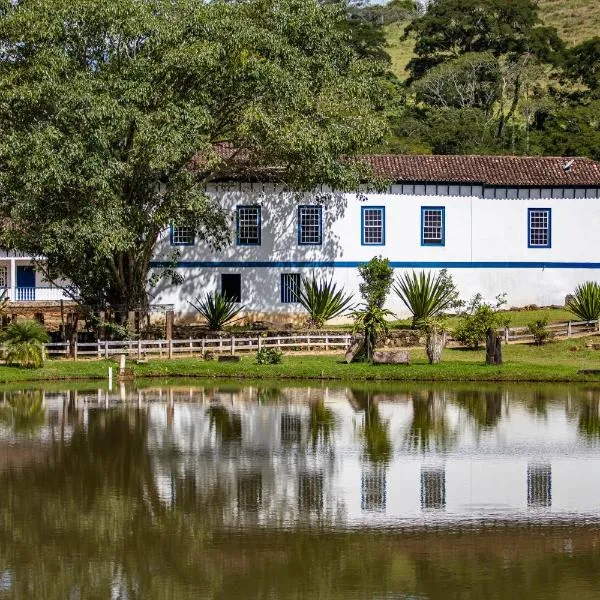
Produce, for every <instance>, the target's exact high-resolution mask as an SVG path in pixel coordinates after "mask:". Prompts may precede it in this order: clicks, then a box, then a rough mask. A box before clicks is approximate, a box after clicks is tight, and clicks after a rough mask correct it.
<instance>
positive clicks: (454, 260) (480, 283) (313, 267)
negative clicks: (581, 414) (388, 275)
mask: <svg viewBox="0 0 600 600" xmlns="http://www.w3.org/2000/svg"><path fill="white" fill-rule="evenodd" d="M395 187H396V186H394V187H392V191H393V190H394V188H395ZM261 190H262V186H261ZM474 191H475V192H476V193H477V194H478V195H475V196H450V195H447V196H440V195H402V194H397V193H385V194H374V193H369V194H367V195H366V199H365V198H359V197H357V195H356V194H332V195H330V197H328V198H326V199H322V198H321V197H320V196H319V194H311V195H299V194H292V193H283V192H277V191H274V190H273V188H272V186H271V187H270V188H267V189H266V191H259V189H258V186H255V187H254V188H253V189H251V188H250V186H249V185H243V186H236V188H235V189H229V190H223V189H222V190H212V192H213V193H215V194H216V196H217V197H218V198H219V199H220V201H221V202H222V204H223V206H224V207H225V208H227V209H228V210H230V211H231V215H232V232H234V233H233V238H234V241H233V243H232V245H231V246H229V247H228V248H227V249H226V250H224V251H222V252H213V251H211V250H210V249H209V248H207V247H206V246H205V245H203V244H201V243H197V244H195V245H194V246H183V247H178V248H174V247H172V246H170V242H169V230H165V231H164V232H163V235H162V237H161V240H160V242H159V244H158V246H157V249H156V253H155V256H154V260H155V262H156V265H157V269H156V270H157V271H160V266H161V265H162V264H165V263H167V262H169V261H170V260H171V257H172V253H173V251H174V250H180V251H181V256H180V258H179V260H180V263H179V265H178V267H177V268H178V272H179V273H180V274H181V275H182V276H183V278H184V281H183V283H182V284H179V285H175V286H173V285H170V282H168V281H166V280H163V281H161V282H160V283H159V284H158V285H157V287H156V288H155V289H154V290H153V293H154V295H155V298H154V301H155V302H159V303H169V304H174V305H175V309H176V311H177V312H178V313H189V312H190V310H191V309H190V306H189V305H188V303H187V300H188V299H192V298H194V297H195V296H198V295H202V294H204V293H206V292H210V291H213V290H215V289H219V288H220V276H221V274H222V273H240V274H241V279H242V302H243V303H244V304H245V305H246V307H247V309H248V310H249V311H251V312H257V313H264V314H268V315H269V316H272V315H273V314H274V313H280V314H284V315H285V314H290V313H293V312H298V308H297V307H296V306H295V305H291V304H282V303H281V302H280V276H281V273H286V272H288V273H301V274H303V275H307V276H309V275H311V274H313V273H316V274H319V275H320V274H323V275H325V276H327V277H333V278H334V280H335V281H336V282H337V283H338V284H340V285H343V286H344V287H345V288H346V289H348V290H350V291H354V292H356V293H358V284H359V281H360V278H359V275H358V271H357V266H358V264H359V263H362V262H366V261H368V260H369V259H371V258H372V257H373V256H375V255H381V256H383V257H386V258H388V259H389V260H390V261H391V262H392V264H393V266H394V267H395V269H396V273H400V272H401V271H403V270H410V269H412V268H415V269H420V268H429V269H432V270H435V271H437V270H439V269H441V268H448V269H449V271H450V273H451V274H452V275H453V277H454V279H455V281H456V283H457V284H458V287H459V289H460V291H461V295H462V296H463V297H464V298H465V299H468V298H469V297H471V296H472V295H473V294H475V293H482V294H483V295H484V297H485V298H487V299H490V300H491V299H493V298H494V297H495V296H496V295H497V294H499V293H503V292H506V293H507V299H508V304H509V305H510V306H523V305H527V304H538V305H542V306H546V305H551V304H563V302H564V298H565V295H566V294H568V293H570V292H572V290H573V289H574V287H575V286H576V285H577V284H578V283H581V282H583V281H585V280H588V279H597V278H599V277H600V270H599V269H600V257H599V253H598V242H597V232H598V231H599V230H600V200H598V199H591V198H589V199H585V198H572V199H552V198H541V199H537V200H530V199H506V200H498V199H484V198H483V197H482V196H483V194H482V193H481V189H477V190H474ZM320 198H321V201H322V203H323V244H322V245H321V246H301V245H299V244H298V224H297V206H298V205H299V204H311V203H315V202H317V203H319V202H320ZM242 204H260V205H261V207H262V239H261V245H260V246H237V245H236V243H235V207H236V206H237V205H242ZM363 206H384V207H385V245H383V246H381V245H379V246H363V245H362V244H361V207H363ZM423 206H436V207H438V206H443V207H445V220H446V222H445V245H444V246H422V245H421V207H423ZM534 207H539V208H550V209H551V210H552V227H551V236H552V246H551V247H550V248H528V243H527V242H528V240H527V237H528V229H527V219H528V214H527V209H528V208H534ZM573 263H575V264H573ZM357 299H358V296H357ZM389 308H391V309H392V310H394V311H395V312H396V313H397V314H398V315H399V316H406V315H407V311H406V309H404V307H403V305H402V304H401V303H400V301H399V299H398V298H397V297H396V296H395V295H394V294H391V295H390V299H389Z"/></svg>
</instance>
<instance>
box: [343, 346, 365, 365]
mask: <svg viewBox="0 0 600 600" xmlns="http://www.w3.org/2000/svg"><path fill="white" fill-rule="evenodd" d="M361 348H362V340H356V341H355V342H352V343H351V344H350V345H349V346H348V348H347V349H346V355H345V357H344V358H345V360H346V362H347V363H348V364H350V363H351V362H352V361H353V360H354V359H355V358H356V355H357V354H358V353H359V352H360V350H361Z"/></svg>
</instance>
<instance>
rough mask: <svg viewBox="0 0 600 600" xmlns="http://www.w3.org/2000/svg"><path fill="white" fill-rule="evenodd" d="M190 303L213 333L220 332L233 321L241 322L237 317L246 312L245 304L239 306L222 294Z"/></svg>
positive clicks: (216, 293) (209, 295)
mask: <svg viewBox="0 0 600 600" xmlns="http://www.w3.org/2000/svg"><path fill="white" fill-rule="evenodd" d="M188 302H189V303H190V304H191V305H192V306H193V307H194V308H195V309H196V310H197V311H198V312H199V313H200V315H202V316H203V317H204V318H205V319H206V321H207V323H208V328H209V329H210V330H211V331H219V330H220V329H222V328H223V327H224V326H225V325H227V324H228V323H231V322H232V321H233V320H239V319H236V317H237V316H238V315H239V314H240V313H241V312H242V311H243V310H244V305H243V304H241V305H240V304H238V303H237V302H235V300H232V299H231V298H229V297H228V296H224V295H223V294H221V293H220V292H215V293H214V294H206V297H205V298H204V299H200V298H196V300H195V301H194V302H192V301H190V300H188Z"/></svg>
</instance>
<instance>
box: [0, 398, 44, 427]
mask: <svg viewBox="0 0 600 600" xmlns="http://www.w3.org/2000/svg"><path fill="white" fill-rule="evenodd" d="M45 420H46V409H45V407H44V397H43V394H42V392H41V391H40V390H29V391H23V392H8V393H6V401H5V403H4V404H3V405H0V422H4V423H5V424H6V425H7V426H8V427H10V429H11V430H12V431H13V432H14V433H21V434H22V433H33V432H35V431H36V430H37V429H39V428H40V427H41V426H42V425H43V424H44V422H45Z"/></svg>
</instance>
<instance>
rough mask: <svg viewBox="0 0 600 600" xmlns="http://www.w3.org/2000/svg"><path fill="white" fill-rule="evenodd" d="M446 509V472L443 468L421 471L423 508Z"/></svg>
mask: <svg viewBox="0 0 600 600" xmlns="http://www.w3.org/2000/svg"><path fill="white" fill-rule="evenodd" d="M445 507H446V471H445V470H444V469H443V468H423V469H421V508H423V509H427V508H445Z"/></svg>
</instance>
